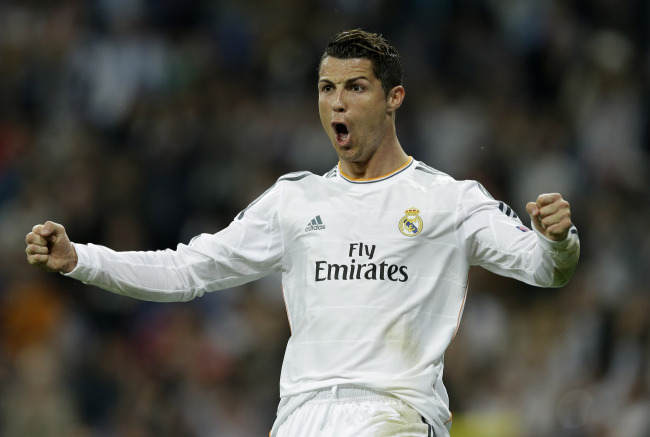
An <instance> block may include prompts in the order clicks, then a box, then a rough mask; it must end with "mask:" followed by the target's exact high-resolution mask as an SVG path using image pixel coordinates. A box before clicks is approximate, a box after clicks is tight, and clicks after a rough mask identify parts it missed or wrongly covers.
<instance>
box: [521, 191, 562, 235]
mask: <svg viewBox="0 0 650 437" xmlns="http://www.w3.org/2000/svg"><path fill="white" fill-rule="evenodd" d="M526 211H528V214H529V215H530V218H531V219H532V220H533V226H535V228H536V229H537V230H538V231H539V232H541V233H542V234H544V235H545V236H546V237H547V238H548V239H550V240H554V241H562V240H564V239H565V238H566V237H567V235H568V234H569V229H571V226H572V223H571V209H570V206H569V202H567V201H566V200H564V199H563V198H562V196H561V195H560V194H558V193H551V194H541V195H540V196H539V197H538V198H537V202H528V204H527V205H526Z"/></svg>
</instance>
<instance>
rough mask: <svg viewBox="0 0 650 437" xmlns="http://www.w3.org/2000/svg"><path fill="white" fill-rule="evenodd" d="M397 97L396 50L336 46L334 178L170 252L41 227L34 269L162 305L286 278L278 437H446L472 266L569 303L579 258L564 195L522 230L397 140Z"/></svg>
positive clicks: (284, 181)
mask: <svg viewBox="0 0 650 437" xmlns="http://www.w3.org/2000/svg"><path fill="white" fill-rule="evenodd" d="M401 84H402V77H401V65H400V58H399V54H398V52H397V51H396V49H395V48H394V47H393V45H392V44H391V43H390V42H388V41H387V40H385V39H384V38H383V37H381V36H380V35H376V34H372V33H367V32H364V31H362V30H352V31H345V32H341V33H339V34H337V35H335V36H334V38H333V39H332V40H331V41H330V43H329V44H328V45H327V47H326V49H325V52H324V54H323V56H322V59H321V62H320V66H319V77H318V96H319V97H318V106H319V112H320V118H321V122H322V125H323V128H324V129H325V132H326V134H327V135H328V137H329V138H330V141H331V142H332V145H333V146H334V149H335V150H336V153H337V154H338V157H339V162H338V165H336V166H335V167H334V168H333V169H332V170H331V171H329V172H328V173H327V174H325V175H323V176H317V175H314V174H312V173H310V172H306V171H305V172H297V173H291V174H288V175H285V176H282V177H280V178H279V179H278V180H277V182H276V183H275V184H274V185H273V186H272V187H270V188H269V189H268V190H267V191H266V192H265V193H263V194H262V195H261V196H260V197H258V198H257V199H256V200H254V201H253V202H252V203H251V204H250V205H249V206H248V207H247V208H246V209H244V210H243V211H241V213H239V215H237V216H236V217H235V218H234V219H233V221H232V223H231V224H230V225H229V226H228V227H227V228H225V229H223V230H221V231H220V232H217V233H216V234H202V235H199V236H197V237H195V238H194V239H193V240H192V241H191V242H190V243H189V245H184V244H179V245H178V246H177V248H176V250H171V249H169V250H165V251H156V252H153V251H151V252H116V251H113V250H111V249H109V248H106V247H102V246H97V245H92V244H88V245H85V244H77V243H71V242H70V240H69V239H68V237H67V235H66V232H65V229H64V228H63V226H61V225H59V224H56V223H53V222H50V221H48V222H46V223H45V224H39V225H36V226H35V227H34V228H33V230H32V232H30V233H29V234H28V235H27V237H26V242H27V249H26V253H27V259H28V261H29V263H30V264H32V265H34V266H37V267H40V268H42V269H44V270H47V271H57V272H61V273H63V274H65V275H67V276H70V277H72V278H75V279H78V280H81V281H83V282H86V283H88V284H92V285H96V286H98V287H101V288H104V289H106V290H109V291H112V292H114V293H118V294H122V295H126V296H131V297H134V298H138V299H145V300H152V301H160V302H172V301H174V302H176V301H188V300H190V299H194V298H195V297H199V296H201V295H203V293H205V292H210V291H215V290H219V289H224V288H230V287H234V286H236V285H239V284H242V283H245V282H248V281H253V280H255V279H258V278H261V277H262V276H264V275H268V274H270V273H272V272H276V271H281V272H282V284H283V293H284V297H285V300H286V306H287V312H288V318H289V324H290V327H291V332H292V333H291V338H290V339H289V342H288V344H287V349H286V354H285V358H284V362H283V367H282V374H281V377H280V396H281V401H280V405H279V408H278V414H277V419H276V421H275V423H274V424H273V429H272V431H271V435H272V436H279V437H310V436H336V437H371V436H373V437H378V436H391V437H395V436H413V437H415V436H436V437H444V436H448V435H449V427H450V426H451V413H450V410H449V406H448V403H449V401H448V397H447V394H446V390H445V388H444V386H443V383H442V374H443V357H444V353H445V349H446V348H447V346H448V345H449V343H450V341H451V340H452V338H453V336H454V335H455V333H456V330H457V329H458V324H459V322H460V319H461V315H462V312H463V306H464V303H465V298H466V293H467V286H468V278H467V276H468V270H469V268H470V266H472V265H480V266H482V267H484V268H486V269H488V270H490V271H492V272H495V273H498V274H501V275H505V276H508V277H512V278H515V279H518V280H521V281H523V282H526V283H528V284H533V285H537V286H541V287H561V286H563V285H565V284H566V283H567V281H569V278H570V277H571V275H572V273H573V270H574V268H575V266H576V264H577V261H578V256H579V248H580V245H579V240H578V235H577V231H576V230H575V228H574V227H573V225H572V223H571V218H570V216H571V214H570V209H569V204H568V203H567V202H566V201H565V200H564V199H563V198H562V196H561V195H560V194H542V195H540V196H539V197H538V198H537V199H536V200H535V201H534V202H530V203H528V204H527V205H526V210H527V212H528V213H529V215H530V216H531V222H532V226H531V228H532V229H529V228H528V227H526V226H524V225H523V224H522V222H521V221H520V220H519V218H518V217H517V216H516V214H515V213H514V212H513V211H512V210H511V209H510V208H509V207H508V206H507V205H506V204H504V203H503V202H499V201H496V200H494V199H493V198H492V197H491V196H490V195H489V194H488V193H487V191H486V190H485V189H484V188H483V187H482V186H481V185H480V184H479V183H478V182H476V181H457V180H455V179H453V178H452V177H450V176H448V175H446V174H444V173H442V172H440V171H438V170H435V169H433V168H432V167H429V166H428V165H426V164H424V163H423V162H419V161H417V160H416V159H414V158H412V157H410V156H408V155H407V154H406V153H405V152H404V150H403V149H402V147H401V145H400V143H399V141H398V138H397V135H396V131H395V113H396V111H397V110H398V109H399V107H400V105H401V104H402V102H403V101H404V96H405V91H404V88H403V87H402V85H401Z"/></svg>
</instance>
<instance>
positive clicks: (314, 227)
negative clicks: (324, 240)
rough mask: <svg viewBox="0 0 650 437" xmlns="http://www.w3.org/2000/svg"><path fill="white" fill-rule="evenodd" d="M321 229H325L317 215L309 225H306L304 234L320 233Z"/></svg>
mask: <svg viewBox="0 0 650 437" xmlns="http://www.w3.org/2000/svg"><path fill="white" fill-rule="evenodd" d="M322 229H325V225H324V224H323V221H322V220H321V219H320V215H317V216H316V217H314V218H313V219H311V221H310V222H309V223H307V227H306V228H305V232H309V231H320V230H322Z"/></svg>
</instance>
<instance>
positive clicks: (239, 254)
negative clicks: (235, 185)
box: [26, 186, 284, 302]
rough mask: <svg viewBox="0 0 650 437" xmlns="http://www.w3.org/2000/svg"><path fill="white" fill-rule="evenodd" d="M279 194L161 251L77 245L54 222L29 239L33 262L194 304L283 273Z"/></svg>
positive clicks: (133, 292)
mask: <svg viewBox="0 0 650 437" xmlns="http://www.w3.org/2000/svg"><path fill="white" fill-rule="evenodd" d="M279 196H280V195H279V190H278V187H277V186H274V187H273V188H271V189H269V190H268V191H267V192H266V193H265V194H264V195H262V196H260V198H258V199H257V200H256V201H255V202H253V203H252V204H251V205H250V206H249V208H247V209H246V210H245V211H244V212H242V213H241V214H239V216H238V217H237V218H235V220H233V222H232V223H231V224H230V225H229V226H228V227H227V228H225V229H223V230H221V231H220V232H218V233H216V234H202V235H200V236H197V237H196V238H194V239H193V240H192V242H190V244H188V245H186V244H179V245H178V246H177V247H176V249H174V250H172V249H166V250H159V251H140V252H136V251H130V252H118V251H114V250H112V249H110V248H108V247H104V246H100V245H95V244H78V243H71V242H70V240H69V239H68V237H67V235H66V232H65V229H64V228H63V226H61V225H58V224H56V223H52V222H47V223H46V224H44V225H37V226H35V227H34V229H33V230H32V232H30V233H29V234H28V235H27V238H26V242H27V249H26V253H27V259H28V262H29V263H30V264H32V265H34V266H36V267H39V268H41V269H43V270H45V271H53V272H60V273H63V274H65V275H66V276H70V277H71V278H74V279H77V280H80V281H82V282H84V283H87V284H91V285H95V286H97V287H100V288H103V289H105V290H108V291H111V292H113V293H116V294H120V295H124V296H130V297H134V298H136V299H141V300H148V301H157V302H179V301H188V300H191V299H194V298H195V297H198V296H201V295H203V294H204V293H205V292H209V291H215V290H222V289H225V288H232V287H235V286H238V285H241V284H244V283H246V282H250V281H253V280H255V279H258V278H261V277H263V276H265V275H268V274H270V273H272V272H275V271H278V270H280V268H281V263H282V257H283V250H284V247H283V239H282V235H281V229H280V225H279V219H278V208H279V204H280V202H279Z"/></svg>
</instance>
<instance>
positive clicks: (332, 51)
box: [319, 29, 402, 96]
mask: <svg viewBox="0 0 650 437" xmlns="http://www.w3.org/2000/svg"><path fill="white" fill-rule="evenodd" d="M327 57H332V58H338V59H353V58H367V59H370V61H371V62H372V71H373V73H374V74H375V76H376V77H377V79H379V80H380V81H381V86H382V88H383V89H384V94H385V95H387V96H388V92H389V91H390V90H392V89H393V88H394V87H396V86H398V85H402V63H401V62H400V58H399V53H398V52H397V49H396V48H395V46H393V44H392V43H391V42H390V41H388V40H387V39H386V38H384V37H383V36H381V35H380V34H377V33H370V32H366V31H364V30H361V29H353V30H345V31H343V32H339V33H337V34H336V35H334V37H333V38H332V39H331V41H330V42H329V44H327V47H325V52H324V53H323V56H322V57H321V60H320V64H321V65H322V63H323V60H324V59H325V58H327ZM319 69H320V65H319Z"/></svg>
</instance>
